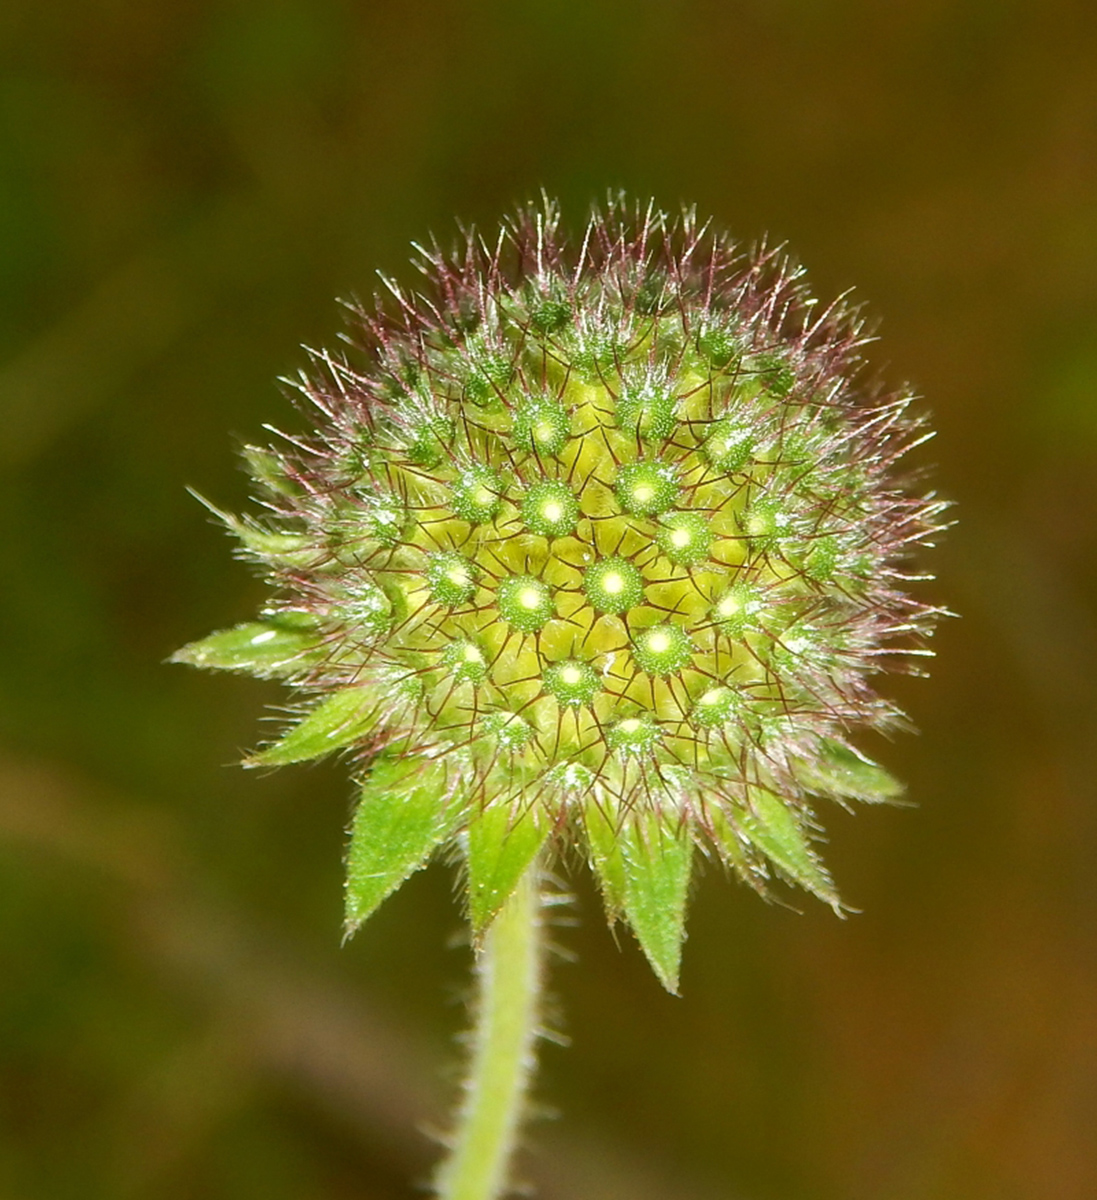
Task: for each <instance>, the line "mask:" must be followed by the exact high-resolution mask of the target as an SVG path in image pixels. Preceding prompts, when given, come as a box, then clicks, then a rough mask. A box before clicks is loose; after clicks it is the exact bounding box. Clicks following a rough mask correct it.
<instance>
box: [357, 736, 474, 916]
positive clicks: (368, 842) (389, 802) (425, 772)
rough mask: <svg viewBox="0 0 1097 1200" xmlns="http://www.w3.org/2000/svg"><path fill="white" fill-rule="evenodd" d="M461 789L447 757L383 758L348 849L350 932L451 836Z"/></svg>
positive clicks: (368, 782)
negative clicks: (452, 777) (451, 774)
mask: <svg viewBox="0 0 1097 1200" xmlns="http://www.w3.org/2000/svg"><path fill="white" fill-rule="evenodd" d="M457 799H458V789H457V788H456V787H454V786H453V783H452V781H451V780H449V779H448V778H447V772H446V766H445V762H444V760H443V759H425V760H424V759H408V758H387V757H383V758H381V759H378V760H377V761H376V762H375V763H374V764H373V766H372V767H371V769H370V772H369V775H368V776H367V777H366V779H365V782H364V783H363V784H362V796H361V799H360V801H359V803H358V808H357V810H356V811H355V814H354V822H353V824H352V825H351V835H350V846H349V848H348V850H347V894H346V923H347V932H348V933H353V932H354V930H356V929H357V928H358V927H359V926H360V925H361V924H362V922H363V921H365V920H366V918H367V917H369V916H370V915H371V914H372V913H373V911H374V910H375V909H376V908H377V906H378V905H379V904H380V903H381V901H382V900H384V899H385V898H386V897H387V896H389V895H390V894H391V893H392V892H394V891H395V890H396V889H397V888H398V887H399V886H400V885H401V884H402V883H403V882H404V880H405V879H407V878H408V876H409V875H411V874H412V873H413V872H415V871H417V870H419V868H420V867H423V866H425V865H426V863H427V860H428V859H429V858H430V856H431V854H432V852H433V851H434V849H435V847H436V846H437V845H438V844H439V843H440V842H442V841H444V840H445V838H447V837H448V836H449V834H450V833H451V832H452V829H453V825H454V822H455V819H456V813H457V811H458V810H459V808H460V805H459V803H457Z"/></svg>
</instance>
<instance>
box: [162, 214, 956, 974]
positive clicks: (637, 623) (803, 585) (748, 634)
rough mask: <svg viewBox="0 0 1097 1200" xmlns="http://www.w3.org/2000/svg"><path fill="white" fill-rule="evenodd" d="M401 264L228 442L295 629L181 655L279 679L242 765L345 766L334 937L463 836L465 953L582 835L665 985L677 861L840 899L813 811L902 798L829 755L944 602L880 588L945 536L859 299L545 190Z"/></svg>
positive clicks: (854, 761) (670, 227)
mask: <svg viewBox="0 0 1097 1200" xmlns="http://www.w3.org/2000/svg"><path fill="white" fill-rule="evenodd" d="M702 228H703V229H704V230H705V231H704V232H701V231H700V230H701V229H702ZM489 247H497V249H489ZM580 247H582V249H580ZM421 265H422V268H423V271H424V273H425V277H426V285H425V291H424V293H423V296H422V297H419V296H418V295H416V296H400V297H399V299H398V303H397V304H396V305H395V306H394V308H393V310H392V312H391V313H389V312H386V311H385V310H383V309H381V310H379V312H378V315H376V316H368V317H367V316H363V315H362V314H361V313H359V314H358V315H356V316H355V318H354V319H355V321H356V328H355V330H354V336H353V338H352V339H351V341H352V342H353V343H354V344H356V345H359V346H364V347H365V358H364V361H363V362H361V363H360V364H356V365H355V367H354V368H353V370H349V369H345V368H343V367H341V366H339V365H337V364H335V360H333V359H332V357H331V356H328V355H320V356H318V357H317V359H316V366H315V378H314V379H313V380H312V381H309V382H308V383H306V385H305V391H306V393H307V394H308V395H310V396H311V398H312V399H313V400H315V402H316V404H315V412H318V413H319V414H320V427H319V428H318V429H317V430H316V434H315V436H314V437H312V438H309V439H308V440H307V443H306V442H305V441H303V442H302V448H301V449H300V450H298V449H296V448H295V447H294V445H292V444H291V446H290V449H289V450H285V449H280V450H278V451H277V452H275V451H269V452H268V451H264V450H256V449H255V448H249V450H248V451H247V460H248V463H249V465H250V467H251V470H252V472H253V474H254V475H255V477H256V479H257V483H258V486H259V489H260V493H261V500H262V503H263V504H264V506H265V516H264V520H263V523H262V524H260V522H258V521H257V520H255V519H251V518H244V519H241V518H236V517H231V516H228V515H227V514H220V513H219V514H218V515H219V516H220V517H221V518H222V519H223V520H224V521H225V523H226V524H227V525H228V527H229V529H230V531H231V532H232V533H233V534H234V535H235V536H236V537H237V538H238V539H239V540H240V542H241V543H242V545H243V548H244V552H245V555H246V557H247V558H248V559H249V560H250V561H252V562H253V563H256V564H258V565H260V566H261V567H262V568H263V570H264V571H265V573H266V574H267V576H268V577H269V578H270V579H271V581H272V584H273V586H274V587H275V589H276V590H277V595H278V598H279V599H278V603H277V605H275V606H273V607H274V609H275V610H276V613H280V614H282V615H280V616H272V615H271V614H270V613H266V614H264V616H263V618H262V619H261V620H260V621H258V622H255V623H253V624H249V625H244V626H237V627H235V628H233V629H229V630H225V631H223V632H221V633H218V634H214V635H212V636H211V637H209V638H206V639H204V640H203V641H201V642H197V643H195V644H194V645H192V646H189V647H187V648H185V649H184V650H183V651H181V652H180V653H179V655H178V656H177V657H178V658H180V659H181V660H182V661H187V662H190V663H193V664H195V665H198V666H203V667H211V668H220V669H226V670H234V671H241V670H249V671H251V672H252V673H254V674H256V675H259V676H262V677H269V676H274V677H277V678H279V679H282V680H284V681H286V682H288V683H289V684H290V686H293V687H296V688H297V689H298V693H299V695H300V697H301V698H302V699H303V700H304V701H306V702H307V704H308V708H307V711H304V712H303V715H302V716H301V718H300V720H299V721H298V723H297V724H295V725H294V726H292V727H291V728H290V729H289V730H288V731H287V732H286V733H285V734H284V736H283V737H282V738H280V739H279V740H278V741H276V742H274V743H273V744H272V745H270V746H268V747H266V748H264V749H262V750H261V751H259V752H258V753H257V754H256V755H254V756H252V758H251V759H250V760H249V761H251V762H255V763H269V764H274V763H279V762H295V761H302V760H304V759H307V758H310V757H317V756H319V755H321V754H323V753H326V752H328V751H331V750H339V749H343V750H346V751H349V752H350V753H351V754H353V755H355V756H356V760H357V763H358V770H359V774H360V778H361V787H362V793H361V804H360V807H359V810H358V815H357V816H356V818H355V821H354V827H353V832H352V841H351V848H350V853H349V855H348V870H349V878H348V893H347V897H348V898H347V920H348V925H349V926H350V927H356V926H357V925H358V924H360V923H361V921H362V920H364V919H365V918H366V917H367V916H368V915H369V913H370V912H371V911H373V909H374V908H375V907H376V906H377V904H379V903H380V902H381V901H382V900H383V899H384V897H385V896H386V895H388V894H389V893H390V892H391V891H392V890H393V889H394V888H395V887H397V886H399V884H400V883H401V882H402V881H403V880H404V879H405V878H406V877H407V875H408V874H410V873H411V872H412V871H414V870H415V869H417V868H418V867H420V866H422V865H424V864H425V863H426V861H427V860H428V859H429V858H430V857H431V855H432V854H433V853H434V851H435V850H436V849H443V850H444V849H446V848H447V847H448V848H450V849H451V850H452V849H454V848H455V849H456V850H458V851H459V852H460V853H461V854H462V855H463V856H464V858H465V860H466V863H467V876H468V883H469V896H470V901H469V911H470V914H471V916H472V918H473V921H474V923H475V925H476V929H477V932H478V933H480V932H482V931H483V928H484V927H485V926H486V924H487V923H488V922H490V921H491V920H492V918H493V916H494V914H495V913H496V912H497V911H498V909H499V907H500V906H501V905H502V904H503V903H504V902H505V900H506V898H507V896H508V894H509V891H510V889H511V888H512V887H513V886H514V882H515V881H516V880H517V879H518V878H519V876H520V875H521V873H522V871H523V870H524V869H525V865H526V864H528V863H529V862H530V861H531V860H532V857H533V856H534V855H536V854H538V853H541V852H542V847H546V848H545V850H544V853H546V854H551V853H552V852H553V850H552V847H553V846H554V845H556V844H557V842H558V841H559V840H562V839H564V838H567V837H572V836H574V837H577V838H579V839H580V840H581V842H582V844H583V848H584V851H585V853H586V854H587V856H588V858H589V860H590V862H591V865H592V867H593V868H594V870H595V871H596V873H597V875H598V878H599V880H600V882H601V885H602V889H603V893H604V895H605V899H606V904H607V907H608V909H609V911H610V913H611V914H612V915H613V916H615V917H616V916H621V917H623V918H624V919H626V920H627V921H628V922H629V923H630V924H631V925H632V927H633V929H634V930H635V931H636V933H637V935H638V937H639V938H640V939H641V942H642V944H643V946H644V948H645V950H646V952H647V954H648V956H649V958H650V959H651V962H652V964H653V966H654V967H655V969H656V971H657V972H658V974H659V976H660V978H661V979H663V981H664V982H665V983H667V985H668V986H669V987H672V988H673V987H674V986H675V979H676V976H677V969H678V951H679V946H680V943H681V938H682V922H683V920H684V912H685V898H686V891H687V888H688V884H689V878H690V870H691V862H692V855H693V847H694V845H695V844H696V845H700V846H702V847H704V848H706V850H708V851H714V852H715V853H716V854H717V855H718V856H720V857H721V858H722V859H723V860H724V861H725V862H726V863H727V864H728V865H729V866H730V867H731V868H732V869H733V870H735V871H737V872H739V873H740V874H741V875H742V876H743V877H744V878H746V879H747V880H748V881H750V882H751V883H752V884H753V885H755V886H762V883H763V882H764V881H765V880H766V879H767V878H770V877H772V876H773V875H777V876H779V877H781V878H783V879H786V880H790V881H792V882H794V883H798V884H800V885H802V886H804V887H806V888H808V889H809V890H811V891H813V892H814V893H816V894H817V895H819V896H820V897H822V898H823V899H824V900H825V901H827V902H828V903H830V904H832V905H835V906H836V907H837V906H838V905H839V901H838V899H837V895H836V893H835V891H834V888H833V885H832V884H831V882H830V880H829V877H828V876H827V875H826V872H825V871H824V870H823V868H822V867H821V865H820V864H819V861H818V859H817V857H816V854H815V850H814V847H813V845H812V841H811V833H810V831H811V830H812V829H813V828H814V827H815V823H814V819H813V815H812V809H811V806H812V804H813V803H814V802H815V801H816V800H817V799H818V798H821V797H827V796H830V797H833V798H835V799H838V800H840V801H843V802H846V801H848V800H850V799H860V800H869V801H871V800H874V799H884V798H887V797H888V796H891V795H894V794H895V791H896V789H897V785H896V784H895V783H894V781H892V780H890V779H889V778H888V777H887V776H886V775H885V774H884V772H883V771H882V770H881V769H880V768H879V767H877V766H876V765H875V764H873V763H870V762H868V760H866V759H863V758H862V757H861V756H860V755H859V752H858V751H857V750H856V749H855V748H854V747H853V745H852V744H851V741H850V739H851V738H853V737H854V736H855V734H856V732H857V730H859V729H869V728H876V729H885V730H886V729H889V728H891V727H893V726H894V725H896V724H897V723H898V722H899V718H900V714H898V712H897V710H896V709H895V708H894V707H893V706H892V705H890V704H889V703H888V702H887V701H885V700H883V699H881V697H880V696H878V695H877V694H876V692H875V691H874V690H873V687H872V684H873V683H874V681H875V678H876V676H877V673H878V672H879V670H880V669H881V667H882V666H884V665H886V664H889V663H892V662H894V661H896V660H897V659H900V660H901V657H902V655H903V654H905V653H913V654H918V653H923V651H922V650H921V642H922V641H923V639H924V638H925V636H926V635H927V634H928V633H929V632H930V630H931V627H932V624H933V621H934V619H935V616H936V610H935V609H933V608H932V607H930V606H928V605H926V604H924V603H922V602H920V601H918V600H915V599H912V598H910V597H909V596H906V595H904V594H903V593H902V591H901V580H902V578H903V574H902V568H901V567H900V562H901V560H902V559H903V558H905V557H906V556H907V555H908V553H909V552H910V550H911V548H912V547H915V546H917V545H918V544H919V543H923V542H926V541H927V540H928V539H929V538H930V537H931V535H932V534H933V533H934V532H935V531H936V530H938V529H939V528H940V525H941V521H940V514H941V510H942V506H941V504H940V503H939V502H937V501H936V500H933V499H932V498H930V497H918V496H913V495H905V494H904V493H903V492H902V490H901V486H900V483H899V482H898V481H897V479H896V476H895V474H894V472H895V466H894V464H895V462H896V461H897V459H899V458H900V457H901V455H902V453H903V451H904V449H905V448H906V447H907V446H908V445H910V444H911V443H912V442H913V441H914V440H915V436H914V435H915V431H916V430H917V429H918V426H919V421H918V420H917V419H915V418H912V417H911V416H910V415H909V413H908V404H909V396H908V394H907V393H905V392H900V393H890V394H889V393H886V392H885V391H883V390H881V389H879V388H877V387H875V386H874V385H873V384H872V383H871V382H870V383H867V384H866V383H862V382H861V376H860V373H859V372H860V360H859V353H860V350H859V347H860V345H861V342H862V341H863V337H862V335H861V329H860V325H859V317H858V316H857V315H856V312H855V311H853V310H850V309H847V308H844V307H843V306H842V305H841V304H837V305H832V306H830V307H829V308H827V309H826V310H825V312H824V313H823V315H821V316H820V310H819V309H817V308H815V307H813V304H814V301H813V300H812V299H811V297H810V295H809V293H808V291H807V290H806V288H805V285H804V284H803V282H802V281H801V279H800V277H799V275H798V274H797V272H796V271H795V270H794V269H793V268H791V267H790V266H789V265H788V264H787V263H785V262H784V261H782V260H781V259H780V257H779V256H776V255H772V254H769V253H767V254H766V255H764V256H754V257H752V256H751V255H750V254H745V253H743V252H741V251H740V250H739V249H738V248H737V247H736V246H735V245H734V243H732V242H731V241H730V240H729V239H728V238H726V237H724V236H723V235H721V234H719V233H717V232H712V231H711V230H710V228H709V227H708V226H704V227H701V226H698V225H697V224H696V223H695V222H694V219H693V217H692V216H691V215H688V214H687V215H684V216H683V217H681V218H679V219H677V220H674V219H672V218H670V217H668V216H666V215H665V214H660V213H657V212H654V211H648V210H646V209H644V210H642V211H640V212H639V213H633V212H631V211H629V210H628V209H627V207H626V206H625V204H624V202H623V201H621V202H614V203H613V204H611V205H610V207H609V208H608V210H607V211H606V212H604V213H602V214H600V215H596V216H595V217H594V218H593V219H592V221H591V224H590V227H589V228H588V230H587V231H586V232H585V234H584V235H583V236H582V237H580V238H578V239H577V240H576V241H574V242H573V241H569V240H568V239H566V238H565V237H564V236H563V235H562V234H561V232H560V226H559V217H558V214H557V212H556V209H555V208H554V206H552V205H551V204H547V205H546V206H544V207H541V208H528V209H523V210H521V211H520V212H519V213H518V215H517V216H516V217H515V218H514V219H513V220H512V221H511V222H510V223H509V224H508V225H507V226H506V227H505V230H504V233H503V234H502V236H501V237H500V238H496V237H493V236H489V237H484V238H480V237H479V236H471V237H470V239H469V240H468V241H467V243H466V244H465V245H464V246H462V247H461V248H460V250H459V251H458V252H457V253H455V254H454V255H452V256H447V255H445V254H443V253H442V252H441V251H436V250H432V251H431V253H430V255H429V256H426V257H425V258H424V261H423V262H422V264H421ZM333 375H334V378H333ZM819 397H826V401H825V404H823V403H821V402H820V400H819ZM214 511H215V512H216V510H214ZM290 612H292V613H295V614H298V615H301V616H303V617H304V618H306V619H307V625H306V626H301V627H299V626H298V625H297V624H294V623H293V622H292V621H291V622H287V620H286V614H288V613H290ZM296 620H297V618H296V617H295V618H294V621H296ZM519 817H520V818H521V819H518V818H519Z"/></svg>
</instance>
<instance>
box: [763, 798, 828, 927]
mask: <svg viewBox="0 0 1097 1200" xmlns="http://www.w3.org/2000/svg"><path fill="white" fill-rule="evenodd" d="M739 827H740V828H741V829H742V831H743V833H744V834H745V835H746V836H747V837H748V838H749V839H750V841H751V842H752V843H753V845H754V846H755V847H757V849H759V850H761V852H762V853H763V854H764V855H765V856H766V857H767V858H768V859H769V860H770V862H772V863H773V864H774V866H776V867H777V868H778V869H779V870H780V871H781V872H782V873H783V874H784V875H786V876H788V878H789V879H791V880H793V881H794V882H795V883H798V884H800V885H801V887H805V888H807V889H808V891H810V892H814V893H815V895H816V896H818V897H819V899H820V900H825V901H826V902H827V904H829V905H830V906H831V907H832V908H833V909H834V910H835V912H838V913H840V912H841V907H842V906H841V901H840V900H839V899H838V893H837V892H836V891H835V890H834V884H833V883H832V882H831V879H830V876H829V875H828V874H827V873H826V871H824V870H823V868H822V867H821V866H820V865H819V861H818V859H817V858H816V857H815V855H814V853H813V852H812V849H811V843H810V842H809V841H808V838H807V835H806V834H805V832H804V830H803V828H802V826H801V825H800V822H799V821H798V820H797V819H796V816H795V815H794V814H793V813H792V812H791V811H790V810H789V808H788V806H787V805H786V804H785V803H784V802H783V801H782V800H781V798H780V797H779V796H775V795H774V794H773V793H772V792H767V791H764V790H763V789H761V788H755V789H753V790H752V791H751V793H750V807H749V809H744V810H743V811H742V812H741V813H740V815H739Z"/></svg>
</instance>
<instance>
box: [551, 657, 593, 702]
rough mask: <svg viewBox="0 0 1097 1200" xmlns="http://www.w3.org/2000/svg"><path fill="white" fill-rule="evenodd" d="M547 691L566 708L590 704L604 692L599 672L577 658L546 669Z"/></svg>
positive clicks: (554, 664)
mask: <svg viewBox="0 0 1097 1200" xmlns="http://www.w3.org/2000/svg"><path fill="white" fill-rule="evenodd" d="M544 684H545V691H546V692H548V694H549V695H550V696H552V697H553V698H554V699H555V700H556V702H557V703H558V704H561V705H563V706H564V707H565V708H579V707H580V706H582V705H585V704H590V702H591V701H592V700H593V699H594V697H595V696H597V695H598V693H599V692H600V691H601V690H602V681H601V680H600V679H599V678H598V672H597V671H596V670H595V669H594V668H593V667H592V666H591V665H590V663H585V662H581V661H580V660H578V659H575V658H569V659H566V660H565V661H564V662H558V663H553V664H552V665H551V666H549V667H546V668H545V677H544Z"/></svg>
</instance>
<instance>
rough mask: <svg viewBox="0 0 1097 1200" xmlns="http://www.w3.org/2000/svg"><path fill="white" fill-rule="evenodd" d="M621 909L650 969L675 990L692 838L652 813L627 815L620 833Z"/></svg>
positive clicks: (669, 989)
mask: <svg viewBox="0 0 1097 1200" xmlns="http://www.w3.org/2000/svg"><path fill="white" fill-rule="evenodd" d="M620 845H621V860H622V873H623V875H624V910H625V917H626V918H627V919H628V923H629V925H631V926H632V930H633V932H634V933H635V934H636V937H637V939H638V940H639V942H640V945H641V946H642V947H643V950H644V953H645V954H646V955H647V957H648V961H649V962H650V963H651V965H652V967H653V969H654V971H655V974H656V975H658V976H659V979H660V981H661V982H662V984H663V986H664V987H665V988H666V989H667V991H668V992H672V993H674V994H677V992H678V968H679V966H680V964H681V961H682V942H683V940H684V939H685V920H686V892H687V890H688V888H689V876H690V866H691V864H692V859H693V839H692V837H691V835H690V831H689V830H688V829H686V828H681V829H679V828H671V827H670V826H668V824H667V823H666V821H665V819H660V817H659V816H658V815H656V814H654V813H651V814H646V813H645V814H636V815H635V816H633V817H631V818H629V819H628V820H627V821H626V822H625V824H624V825H623V827H622V829H621V834H620Z"/></svg>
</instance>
